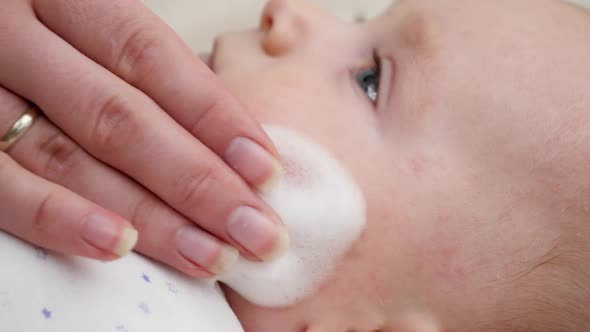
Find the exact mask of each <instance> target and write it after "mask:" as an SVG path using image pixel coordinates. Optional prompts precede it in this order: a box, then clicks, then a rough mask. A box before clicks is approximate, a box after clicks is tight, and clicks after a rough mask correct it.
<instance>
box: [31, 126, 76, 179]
mask: <svg viewBox="0 0 590 332" xmlns="http://www.w3.org/2000/svg"><path fill="white" fill-rule="evenodd" d="M39 152H40V154H41V156H42V158H43V160H45V166H44V167H43V169H42V172H43V174H41V176H43V177H44V178H46V179H48V180H50V181H53V182H56V183H61V182H63V181H64V180H65V179H66V178H67V176H68V175H69V174H71V173H72V170H74V169H75V168H76V166H77V165H78V162H79V160H80V159H79V157H80V156H81V152H82V150H81V149H80V147H79V146H78V145H77V144H76V143H74V142H73V141H72V140H71V139H70V138H69V137H67V136H66V135H65V134H63V133H62V132H60V131H57V132H56V133H55V134H53V135H50V136H47V137H46V138H45V139H44V140H42V141H41V143H40V145H39Z"/></svg>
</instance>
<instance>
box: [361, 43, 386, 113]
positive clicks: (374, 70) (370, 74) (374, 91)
mask: <svg viewBox="0 0 590 332" xmlns="http://www.w3.org/2000/svg"><path fill="white" fill-rule="evenodd" d="M373 61H374V64H373V66H371V67H370V68H367V69H364V70H361V71H359V72H358V73H356V74H355V79H356V82H357V84H358V85H359V86H360V88H361V89H362V90H363V92H364V93H366V94H367V97H369V99H370V100H371V102H373V104H377V99H378V97H379V82H380V81H381V60H380V58H379V56H378V55H377V53H376V52H375V54H374V55H373Z"/></svg>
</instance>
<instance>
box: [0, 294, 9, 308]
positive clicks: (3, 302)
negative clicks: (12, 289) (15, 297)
mask: <svg viewBox="0 0 590 332" xmlns="http://www.w3.org/2000/svg"><path fill="white" fill-rule="evenodd" d="M9 304H10V296H8V292H0V307H6V306H7V305H9Z"/></svg>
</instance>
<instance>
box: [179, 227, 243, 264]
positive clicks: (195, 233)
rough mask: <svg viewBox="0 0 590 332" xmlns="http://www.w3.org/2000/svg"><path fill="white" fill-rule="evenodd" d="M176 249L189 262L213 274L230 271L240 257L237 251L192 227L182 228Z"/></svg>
mask: <svg viewBox="0 0 590 332" xmlns="http://www.w3.org/2000/svg"><path fill="white" fill-rule="evenodd" d="M176 249H177V250H178V251H179V252H180V253H181V254H182V255H183V256H184V257H186V258H187V259H188V260H190V261H191V262H193V263H195V264H197V265H198V266H200V267H201V268H203V269H205V270H207V271H209V272H210V273H213V274H221V273H224V272H226V271H228V270H229V269H230V268H231V267H232V266H233V265H234V264H235V263H236V261H237V260H238V257H239V255H240V254H239V252H238V250H237V249H235V248H233V247H230V246H228V245H225V244H222V243H221V242H219V241H218V240H217V239H215V238H213V236H211V235H209V234H206V233H205V232H203V231H201V230H198V229H196V228H194V227H191V226H187V227H184V228H181V229H180V230H179V231H178V233H176Z"/></svg>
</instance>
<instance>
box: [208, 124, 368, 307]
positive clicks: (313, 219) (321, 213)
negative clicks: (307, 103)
mask: <svg viewBox="0 0 590 332" xmlns="http://www.w3.org/2000/svg"><path fill="white" fill-rule="evenodd" d="M265 129H266V131H267V132H268V134H269V136H270V137H271V138H272V140H273V141H274V143H275V145H276V147H277V150H278V151H279V154H280V157H281V163H282V165H283V168H284V175H283V178H282V179H281V180H279V182H278V183H277V184H276V185H275V187H273V188H272V189H271V190H270V191H268V192H266V193H264V194H263V195H262V196H263V198H264V200H265V201H266V202H267V203H268V204H269V205H270V206H272V207H273V208H274V209H275V210H276V211H277V213H278V214H279V216H281V218H282V219H283V221H284V223H285V225H286V226H287V229H288V232H289V235H290V239H291V244H290V247H289V250H288V251H287V252H286V253H285V254H284V255H283V256H281V257H280V258H279V259H277V260H275V261H273V262H265V263H260V262H251V261H247V260H245V259H242V258H241V259H240V260H239V261H238V263H237V264H236V266H235V267H234V268H233V269H232V270H231V271H230V272H228V273H227V274H225V275H223V276H221V277H220V278H219V280H220V281H222V282H223V283H225V284H227V285H228V286H229V287H231V288H232V289H233V290H235V291H236V292H238V293H239V294H240V295H242V296H243V297H244V298H246V299H247V300H248V301H250V302H252V303H254V304H257V305H260V306H269V307H282V306H287V305H292V304H294V303H296V302H299V301H301V300H303V299H304V298H305V297H307V296H309V295H311V294H312V293H313V292H314V291H316V290H317V289H318V287H319V286H320V285H321V284H322V282H323V281H325V280H326V279H327V278H328V277H329V276H330V273H331V272H332V271H333V269H334V267H335V265H336V264H337V263H338V261H339V260H340V259H341V258H342V257H343V256H344V254H346V252H347V251H348V249H350V247H351V246H352V244H353V243H354V242H355V240H356V239H358V237H359V236H360V234H361V232H362V231H363V229H364V227H365V200H364V197H363V194H362V192H361V190H360V188H359V187H358V186H357V185H356V183H355V182H354V180H353V179H352V177H351V176H350V175H349V174H348V173H347V172H346V170H345V169H344V168H343V167H342V166H341V165H340V164H339V163H338V162H337V161H336V160H335V159H334V158H333V157H331V156H330V154H329V153H328V152H327V151H326V150H325V149H323V148H322V147H321V146H320V145H318V144H316V143H313V142H312V141H310V140H309V139H307V138H306V137H304V136H302V135H301V134H298V133H296V132H294V131H292V130H287V129H284V128H279V127H275V126H266V127H265Z"/></svg>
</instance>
